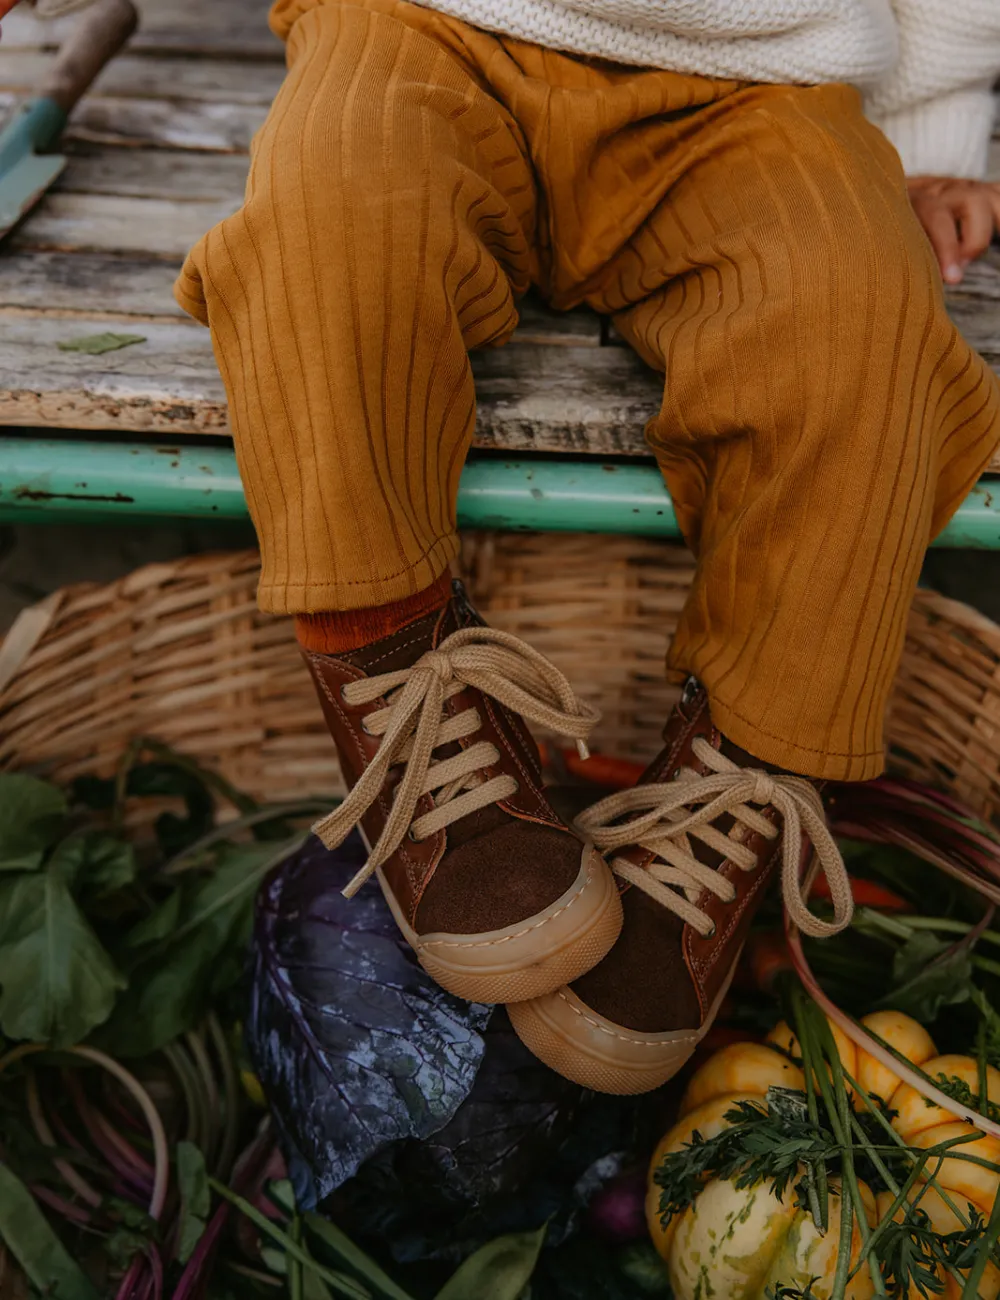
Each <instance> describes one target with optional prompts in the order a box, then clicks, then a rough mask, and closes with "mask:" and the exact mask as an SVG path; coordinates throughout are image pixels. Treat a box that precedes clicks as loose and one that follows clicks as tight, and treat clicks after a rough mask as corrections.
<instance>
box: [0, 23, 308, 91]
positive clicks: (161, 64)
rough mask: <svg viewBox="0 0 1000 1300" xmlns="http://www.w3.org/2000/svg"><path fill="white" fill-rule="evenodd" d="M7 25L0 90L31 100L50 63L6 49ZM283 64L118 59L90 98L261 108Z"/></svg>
mask: <svg viewBox="0 0 1000 1300" xmlns="http://www.w3.org/2000/svg"><path fill="white" fill-rule="evenodd" d="M9 21H10V20H9V19H8V20H5V22H4V29H3V41H2V43H0V90H2V91H5V92H7V93H10V94H15V95H28V94H33V93H34V90H35V87H36V86H38V85H39V83H40V82H41V81H42V79H43V78H44V76H45V74H46V73H47V72H48V70H49V68H50V67H51V66H52V63H53V61H54V57H55V56H54V53H52V52H51V51H48V50H38V49H27V50H16V49H11V48H10V43H9V42H8V39H7V37H8V28H7V22H9ZM284 76H285V67H284V63H283V62H281V61H280V60H279V61H277V62H274V63H262V62H260V61H259V60H252V61H251V60H247V59H184V60H183V62H181V61H180V60H178V59H177V58H175V57H174V58H172V57H167V56H165V55H162V54H154V53H149V54H145V55H144V54H135V53H132V52H131V50H130V51H129V52H128V53H125V54H121V55H119V56H118V58H116V59H114V60H113V61H112V62H111V63H109V64H108V65H107V67H105V68H104V70H103V71H102V72H101V73H100V75H99V76H98V78H97V80H96V81H95V82H94V90H93V92H92V93H94V94H96V95H99V96H102V97H104V98H107V99H123V98H124V99H169V100H172V101H175V102H178V103H179V102H183V101H184V100H196V101H198V100H202V101H205V102H208V103H223V104H263V105H264V106H265V107H266V106H267V105H268V104H270V102H271V100H272V99H273V98H274V96H275V95H276V94H277V93H278V88H279V87H280V85H281V83H282V81H283V80H284Z"/></svg>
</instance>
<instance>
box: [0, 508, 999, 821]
mask: <svg viewBox="0 0 1000 1300" xmlns="http://www.w3.org/2000/svg"><path fill="white" fill-rule="evenodd" d="M462 560H463V567H464V570H465V573H466V576H467V579H468V581H469V585H470V589H471V592H472V595H473V597H474V599H475V600H476V602H477V604H478V605H479V607H480V608H481V609H482V610H483V612H484V613H485V614H486V615H487V616H488V618H489V621H490V622H491V623H492V624H493V625H494V626H495V627H500V628H504V629H506V630H508V631H511V632H516V633H517V634H519V635H521V636H524V637H525V638H526V639H527V640H529V641H530V642H531V644H532V645H534V646H535V647H537V648H538V649H539V650H541V651H543V652H544V653H545V654H547V655H549V656H550V657H551V658H552V659H553V660H555V662H556V663H558V664H559V666H560V667H561V668H562V669H563V670H564V671H565V672H566V673H567V675H568V676H569V678H570V680H571V681H572V682H573V683H574V685H575V686H576V687H577V689H578V690H579V691H580V693H581V694H582V695H584V696H586V697H587V698H588V699H590V700H591V701H592V702H593V703H595V704H597V705H598V706H599V708H600V709H601V710H602V713H603V721H602V723H601V725H600V728H599V730H598V732H597V733H596V735H595V739H594V746H595V748H596V749H600V750H602V751H604V752H606V753H610V754H615V755H619V756H623V757H632V758H637V759H647V758H649V757H650V756H651V755H652V754H653V753H654V752H655V751H656V749H657V747H658V744H659V735H660V728H661V726H662V725H663V720H664V718H665V717H666V714H667V711H668V710H669V708H670V705H671V703H672V701H673V698H674V691H673V689H672V688H671V687H670V686H668V685H667V684H666V682H665V681H664V677H663V661H664V655H665V653H666V648H667V643H668V641H669V638H670V636H671V635H672V633H673V630H674V628H675V626H676V621H677V615H678V613H679V611H680V609H681V606H682V605H683V602H684V599H685V596H686V594H687V589H688V586H689V585H690V582H691V576H692V572H693V563H692V560H691V556H690V555H689V554H688V552H687V551H685V550H683V549H682V548H680V547H678V546H671V545H667V544H665V543H659V542H652V541H642V540H637V539H634V538H609V537H601V538H600V539H597V538H595V537H593V536H589V535H580V536H577V535H561V536H554V535H551V534H549V535H531V534H528V535H525V534H510V533H496V534H494V533H475V534H469V535H467V536H466V538H465V540H464V549H463V557H462ZM597 561H599V562H597ZM256 581H257V556H256V554H255V553H252V552H238V553H228V554H216V555H206V556H198V557H195V558H191V559H186V560H181V561H178V562H176V563H173V564H156V565H150V566H148V567H146V568H143V569H139V570H137V571H136V572H135V573H132V574H130V575H129V576H127V577H126V578H123V579H121V580H120V581H118V582H115V583H111V584H109V585H107V586H95V585H87V586H77V587H70V588H67V589H65V590H63V591H60V592H57V593H56V594H55V595H54V596H51V597H49V598H48V599H47V600H46V601H43V602H42V604H41V605H38V606H35V607H34V608H33V609H31V610H28V611H26V612H25V614H23V615H22V616H21V619H20V620H19V621H18V623H17V624H16V625H15V627H14V629H12V631H11V633H10V635H9V636H8V638H7V640H6V641H5V642H4V644H3V646H2V647H0V766H6V767H12V766H16V767H19V768H22V769H24V768H29V769H32V770H36V771H40V772H43V773H44V774H46V775H49V776H51V777H53V778H54V779H56V780H59V781H66V780H70V779H72V778H73V777H74V776H76V775H78V774H80V773H83V772H93V773H100V774H110V773H111V772H112V771H113V770H114V767H115V764H116V762H117V760H118V759H119V757H120V755H121V754H122V751H123V750H124V748H125V746H126V745H127V744H128V742H129V741H131V740H132V739H133V738H134V737H136V736H143V735H148V736H155V737H157V738H159V739H161V740H163V741H166V742H168V743H169V744H171V745H173V746H175V747H176V748H178V749H180V750H183V751H184V752H186V753H188V754H191V755H192V756H194V757H196V758H198V759H199V760H200V761H202V762H204V763H207V764H209V765H212V766H214V767H216V768H218V769H219V770H220V771H221V772H222V773H223V774H224V775H225V776H226V777H227V778H228V779H229V780H230V781H232V782H233V784H234V785H236V786H237V787H239V788H241V789H243V790H246V791H247V792H249V793H251V794H253V795H255V796H257V797H261V798H268V799H274V798H292V797H298V796H302V795H304V794H322V795H327V794H332V793H334V792H336V791H337V790H338V789H339V788H340V778H339V773H338V771H337V765H336V761H335V759H334V757H333V753H332V746H331V744H330V740H329V737H328V735H327V733H326V731H325V728H324V725H323V722H322V719H321V716H320V713H319V709H318V707H317V705H316V702H315V699H314V697H313V693H312V686H311V684H310V682H309V679H308V677H307V674H306V673H305V672H304V670H303V668H302V664H301V661H300V659H299V656H298V652H297V650H296V646H295V641H294V637H293V634H292V628H291V624H290V621H289V620H287V619H277V618H273V617H271V616H269V615H265V614H261V613H260V612H259V611H258V610H257V608H256V605H255V603H254V589H255V586H256ZM889 737H890V744H891V759H892V762H893V764H894V766H895V767H896V768H897V770H901V771H904V772H906V773H908V774H910V775H913V776H916V777H920V778H921V779H923V780H926V781H929V782H931V783H932V784H936V785H938V786H943V787H945V788H947V789H949V790H951V791H952V792H953V793H955V794H956V795H958V796H959V797H960V798H962V799H963V800H964V801H965V802H966V803H967V804H969V805H970V806H971V807H972V808H974V809H975V810H976V811H978V812H980V813H982V814H983V815H985V816H987V817H990V818H992V819H993V820H995V821H997V822H998V823H1000V627H997V626H996V625H995V624H993V623H991V622H990V621H989V620H988V619H986V618H984V617H982V616H981V615H979V614H977V613H976V612H975V611H974V610H972V609H969V608H968V607H966V606H964V605H960V604H958V603H956V602H954V601H950V600H945V599H944V598H943V597H941V596H937V595H935V594H933V593H931V592H926V591H921V592H920V593H918V595H917V598H916V601H915V602H914V606H913V611H912V614H911V618H910V627H909V635H908V637H907V642H906V649H905V652H904V655H903V663H902V667H901V669H900V673H899V677H898V680H897V683H896V689H895V693H894V695H893V699H892V704H891V709H890V715H889Z"/></svg>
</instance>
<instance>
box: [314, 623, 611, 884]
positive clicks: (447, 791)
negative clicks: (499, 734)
mask: <svg viewBox="0 0 1000 1300" xmlns="http://www.w3.org/2000/svg"><path fill="white" fill-rule="evenodd" d="M466 686H471V687H473V688H474V689H476V690H479V691H482V693H483V694H484V695H488V696H491V697H492V698H493V699H495V700H497V701H498V703H500V704H502V705H503V706H504V707H505V708H507V709H510V710H511V711H512V712H513V713H519V714H520V715H521V717H522V718H526V719H527V720H528V721H529V722H534V723H537V724H538V725H539V726H542V727H547V728H548V729H549V730H551V731H556V732H558V733H559V734H560V735H563V736H568V737H570V738H571V739H573V740H575V741H576V745H577V749H578V750H579V751H580V757H581V758H586V757H587V755H588V750H587V746H586V738H587V736H588V735H589V734H590V732H591V731H592V730H593V727H594V724H595V723H596V722H597V721H598V719H599V717H600V715H599V714H598V712H597V711H596V709H593V708H591V707H590V705H589V704H585V703H584V702H583V701H581V700H578V699H577V698H576V696H575V695H574V694H573V690H572V687H571V686H570V684H569V682H568V681H567V680H566V678H565V677H564V676H563V675H562V673H561V672H560V671H559V669H558V668H556V667H555V665H554V664H551V663H549V661H548V659H546V658H545V656H544V655H540V654H539V653H538V652H537V650H532V649H531V647H530V646H528V645H525V643H524V642H523V641H521V640H519V639H518V638H517V637H516V636H512V635H511V634H510V633H509V632H498V631H496V630H495V629H494V628H489V627H469V628H462V629H460V630H459V631H458V632H453V633H452V634H451V636H449V637H446V638H445V640H444V641H442V642H441V644H440V646H438V648H437V649H436V650H428V652H427V653H426V654H425V655H422V656H421V658H420V659H418V660H417V662H416V663H415V664H414V665H413V666H412V667H411V668H402V669H400V670H399V671H398V672H394V673H382V674H380V675H379V676H378V677H366V678H364V679H362V680H361V681H356V682H348V683H347V684H346V685H345V686H344V687H343V696H344V701H345V703H347V704H349V705H352V706H357V705H360V704H371V703H372V702H373V701H375V700H378V699H380V698H382V697H383V696H384V697H386V700H387V703H386V705H385V707H384V708H381V709H377V710H376V711H375V712H374V713H369V714H368V715H367V717H366V718H365V720H364V727H365V729H366V730H367V731H368V733H369V734H370V735H373V736H380V737H381V738H382V739H381V743H380V745H379V747H378V752H377V753H376V755H375V757H374V759H373V760H372V762H371V763H370V764H369V766H368V767H367V768H366V769H365V771H364V772H363V774H362V776H361V779H360V780H359V781H358V783H357V785H356V786H355V787H354V789H353V790H352V791H351V793H350V794H349V795H348V796H347V798H346V799H345V800H344V802H343V803H342V804H341V805H340V806H339V807H338V808H336V809H334V811H333V812H332V813H331V814H330V815H329V817H326V818H324V819H323V820H322V821H321V822H317V824H316V826H315V827H314V828H313V829H314V830H315V832H316V834H317V835H318V836H319V837H320V839H321V840H322V841H323V843H324V844H325V845H326V846H327V848H336V847H337V845H338V844H340V843H342V841H343V840H344V839H345V838H346V837H347V835H348V833H349V832H350V830H351V828H352V827H353V826H355V825H356V824H357V822H358V821H359V820H360V819H361V817H362V816H364V814H365V813H366V812H367V811H368V809H369V808H370V807H371V806H372V804H373V803H374V802H375V801H376V799H378V797H379V795H380V793H381V792H382V788H383V786H384V785H385V780H386V776H387V775H388V772H389V769H390V768H391V767H393V766H395V765H396V764H405V765H406V771H405V772H404V774H403V777H402V779H401V781H400V782H399V785H398V786H397V787H396V789H395V797H394V799H393V803H392V808H391V810H390V812H389V816H388V817H387V818H386V823H385V826H384V827H383V830H382V834H381V835H380V836H379V838H378V842H377V843H376V844H375V846H374V848H373V849H372V851H371V855H370V856H369V858H368V861H367V863H366V864H365V865H364V867H362V869H361V870H360V871H359V872H358V874H357V875H356V876H355V877H354V879H353V880H352V881H351V883H350V884H349V885H348V886H347V888H346V889H345V890H344V893H345V895H346V896H347V897H348V898H350V897H352V896H353V895H354V894H355V893H357V891H358V890H359V889H360V888H361V886H362V885H363V884H364V883H365V881H366V880H368V878H369V877H370V876H371V875H372V874H373V872H375V871H376V870H377V868H378V867H380V866H382V864H383V863H384V862H386V861H387V860H388V859H389V858H391V857H392V855H393V854H394V853H395V852H396V850H397V849H398V848H399V846H400V845H401V844H402V842H403V840H404V839H405V838H406V836H407V835H409V836H410V837H412V838H413V839H414V840H422V839H426V838H427V837H428V836H430V835H434V834H436V833H437V832H438V831H439V830H443V829H444V827H445V826H449V825H450V824H451V823H452V822H456V821H458V820H459V818H460V817H467V816H468V815H469V813H473V812H476V811H478V810H479V809H480V808H486V807H487V806H488V805H489V804H493V803H499V802H500V800H501V799H509V798H510V797H511V795H513V794H514V793H515V792H516V791H517V782H516V781H515V780H514V778H513V777H512V776H508V775H505V774H501V775H499V776H493V777H489V778H487V777H486V776H485V775H484V773H483V771H482V769H483V768H485V767H490V766H492V765H493V764H494V763H496V762H498V761H499V758H500V753H499V751H498V750H497V747H496V746H495V745H494V744H492V743H491V742H490V741H488V740H480V741H477V742H475V743H474V744H471V745H469V746H468V748H465V749H462V751H461V752H460V753H458V754H455V755H454V756H453V757H451V758H445V759H441V760H438V761H435V760H434V757H433V755H434V751H435V750H436V749H437V748H438V747H439V746H440V745H447V744H451V743H453V742H455V741H459V740H467V739H469V737H471V736H473V735H475V733H476V732H477V731H478V730H479V729H480V727H481V726H482V718H481V717H480V716H479V712H478V711H477V710H476V709H474V708H470V709H463V710H462V712H461V713H458V714H456V715H455V716H454V717H452V718H449V717H447V716H446V715H445V714H444V712H443V709H444V705H445V703H446V701H447V700H449V699H451V698H452V696H454V695H457V694H458V693H459V692H460V691H461V690H463V688H464V687H466ZM424 795H432V796H433V801H434V807H433V809H431V810H430V811H429V812H426V813H424V814H422V815H421V816H420V817H416V818H415V817H414V814H415V813H416V810H417V804H418V802H419V801H420V799H421V798H422V797H423V796H424Z"/></svg>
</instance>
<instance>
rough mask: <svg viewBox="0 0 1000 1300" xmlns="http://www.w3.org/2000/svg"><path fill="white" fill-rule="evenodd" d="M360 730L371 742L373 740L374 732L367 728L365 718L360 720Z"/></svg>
mask: <svg viewBox="0 0 1000 1300" xmlns="http://www.w3.org/2000/svg"><path fill="white" fill-rule="evenodd" d="M361 730H362V731H363V732H364V733H365V735H366V736H368V737H370V738H371V739H372V740H374V739H375V733H374V732H373V731H372V730H371V728H370V727H369V726H368V719H367V718H362V719H361Z"/></svg>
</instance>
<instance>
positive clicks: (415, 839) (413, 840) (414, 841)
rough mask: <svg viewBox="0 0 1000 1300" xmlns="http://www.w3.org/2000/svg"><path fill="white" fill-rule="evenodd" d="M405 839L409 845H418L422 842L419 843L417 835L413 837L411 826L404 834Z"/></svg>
mask: <svg viewBox="0 0 1000 1300" xmlns="http://www.w3.org/2000/svg"><path fill="white" fill-rule="evenodd" d="M406 838H407V839H408V840H409V841H410V843H411V844H420V843H422V841H421V839H420V836H419V835H414V833H413V827H412V826H411V827H410V829H409V830H408V831H407V832H406Z"/></svg>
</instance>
